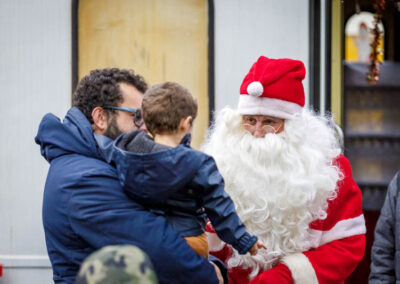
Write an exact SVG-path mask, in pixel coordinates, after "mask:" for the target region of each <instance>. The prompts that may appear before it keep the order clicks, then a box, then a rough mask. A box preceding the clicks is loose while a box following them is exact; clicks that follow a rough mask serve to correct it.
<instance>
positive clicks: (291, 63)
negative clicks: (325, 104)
mask: <svg viewBox="0 0 400 284" xmlns="http://www.w3.org/2000/svg"><path fill="white" fill-rule="evenodd" d="M305 74H306V71H305V68H304V64H303V62H301V61H299V60H293V59H287V58H284V59H270V58H267V57H265V56H260V58H258V60H257V62H256V63H254V64H253V66H252V67H251V69H250V71H249V73H248V74H247V75H246V77H245V78H244V80H243V82H242V85H241V86H240V97H239V104H238V111H239V113H240V114H252V115H269V116H274V117H278V118H284V119H288V118H292V117H293V115H294V114H296V113H299V112H301V110H302V108H303V107H304V102H305V98H304V88H303V84H302V82H301V81H302V80H303V79H304V76H305Z"/></svg>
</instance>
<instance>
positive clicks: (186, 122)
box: [179, 115, 193, 132]
mask: <svg viewBox="0 0 400 284" xmlns="http://www.w3.org/2000/svg"><path fill="white" fill-rule="evenodd" d="M192 122H193V117H192V116H190V115H189V116H187V117H184V118H182V119H181V123H180V127H179V128H180V129H181V130H182V131H184V132H189V130H190V129H191V127H192Z"/></svg>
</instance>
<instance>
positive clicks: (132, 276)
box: [75, 245, 158, 284]
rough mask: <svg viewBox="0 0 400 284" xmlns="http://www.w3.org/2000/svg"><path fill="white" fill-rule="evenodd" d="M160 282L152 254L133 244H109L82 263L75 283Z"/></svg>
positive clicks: (139, 283)
mask: <svg viewBox="0 0 400 284" xmlns="http://www.w3.org/2000/svg"><path fill="white" fill-rule="evenodd" d="M105 283H115V284H117V283H120V284H157V283H158V281H157V276H156V274H155V272H154V269H153V265H152V264H151V262H150V259H149V257H148V256H147V254H146V253H145V252H143V251H142V250H141V249H139V248H138V247H135V246H132V245H120V246H107V247H104V248H102V249H100V250H98V251H95V252H94V253H92V254H91V255H89V256H88V257H87V258H86V259H85V261H84V262H83V263H82V265H81V268H80V270H79V273H78V276H77V278H76V280H75V284H105Z"/></svg>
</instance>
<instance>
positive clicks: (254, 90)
mask: <svg viewBox="0 0 400 284" xmlns="http://www.w3.org/2000/svg"><path fill="white" fill-rule="evenodd" d="M263 92H264V87H263V85H262V84H261V83H260V82H258V81H254V82H251V83H250V84H249V85H248V86H247V93H248V94H249V95H250V96H255V97H259V96H261V95H262V93H263Z"/></svg>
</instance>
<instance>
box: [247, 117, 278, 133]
mask: <svg viewBox="0 0 400 284" xmlns="http://www.w3.org/2000/svg"><path fill="white" fill-rule="evenodd" d="M242 124H243V127H244V129H246V130H247V131H248V132H250V133H251V135H253V136H254V137H256V138H263V137H264V136H265V135H266V134H268V133H274V134H278V133H281V132H282V131H283V128H284V124H285V120H284V119H282V118H278V117H273V116H268V115H243V118H242Z"/></svg>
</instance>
